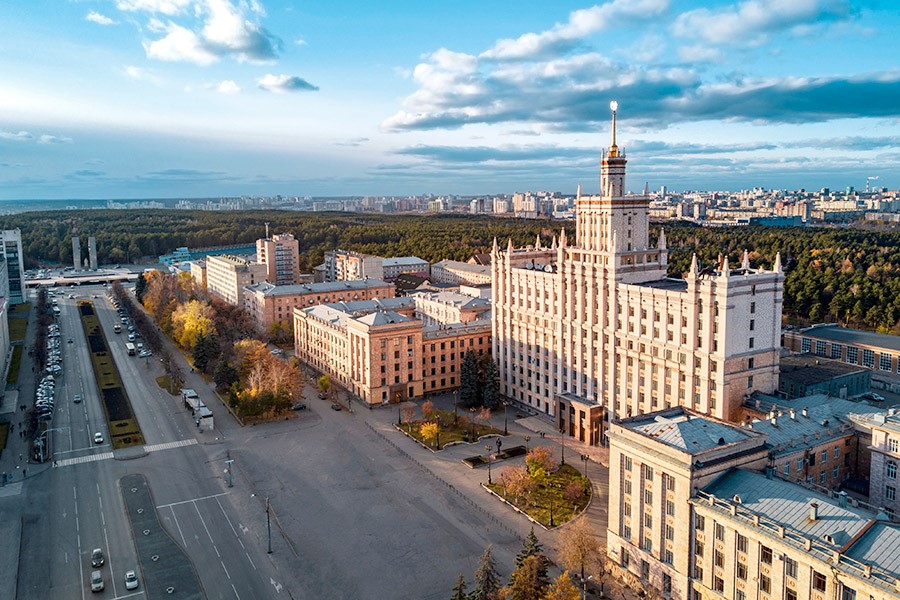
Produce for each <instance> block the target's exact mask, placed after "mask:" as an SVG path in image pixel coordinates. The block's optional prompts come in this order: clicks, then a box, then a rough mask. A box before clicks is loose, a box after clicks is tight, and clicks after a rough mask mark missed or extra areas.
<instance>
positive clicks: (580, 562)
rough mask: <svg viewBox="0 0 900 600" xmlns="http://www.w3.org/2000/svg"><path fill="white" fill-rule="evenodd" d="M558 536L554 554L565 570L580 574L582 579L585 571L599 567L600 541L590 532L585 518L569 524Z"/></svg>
mask: <svg viewBox="0 0 900 600" xmlns="http://www.w3.org/2000/svg"><path fill="white" fill-rule="evenodd" d="M560 534H561V535H560V536H559V537H558V538H557V545H556V552H557V555H558V556H559V561H560V562H561V563H562V565H563V566H564V567H565V568H567V569H569V570H571V571H575V572H579V573H581V579H584V572H585V569H593V568H595V567H599V566H600V560H601V557H602V555H603V552H602V549H601V546H600V541H599V540H598V539H597V537H596V536H595V535H594V534H593V532H592V531H591V526H590V524H589V523H588V521H587V518H586V517H581V518H579V519H576V520H575V521H571V522H569V523H568V524H567V525H566V526H565V527H563V528H562V529H561V531H560Z"/></svg>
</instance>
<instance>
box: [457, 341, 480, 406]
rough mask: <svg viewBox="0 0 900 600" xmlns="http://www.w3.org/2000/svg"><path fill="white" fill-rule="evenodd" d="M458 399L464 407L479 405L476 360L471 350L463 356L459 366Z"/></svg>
mask: <svg viewBox="0 0 900 600" xmlns="http://www.w3.org/2000/svg"><path fill="white" fill-rule="evenodd" d="M459 399H460V401H461V402H462V403H463V406H465V407H466V408H472V407H473V406H479V405H481V402H480V400H479V395H478V360H477V359H476V357H475V353H474V352H472V351H471V350H468V351H467V352H466V353H465V355H464V356H463V362H462V366H461V367H460V374H459Z"/></svg>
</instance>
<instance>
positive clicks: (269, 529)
mask: <svg viewBox="0 0 900 600" xmlns="http://www.w3.org/2000/svg"><path fill="white" fill-rule="evenodd" d="M250 497H251V498H256V494H250ZM266 533H267V534H268V540H269V548H268V550H266V554H272V518H271V516H270V515H269V497H268V496H266Z"/></svg>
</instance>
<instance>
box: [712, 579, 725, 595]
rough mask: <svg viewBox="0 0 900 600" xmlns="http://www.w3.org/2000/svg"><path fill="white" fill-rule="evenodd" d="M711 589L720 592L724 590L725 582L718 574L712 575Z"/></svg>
mask: <svg viewBox="0 0 900 600" xmlns="http://www.w3.org/2000/svg"><path fill="white" fill-rule="evenodd" d="M713 590H715V591H717V592H719V593H722V592H724V591H725V582H724V581H723V580H722V578H721V577H719V576H718V575H716V576H715V577H713Z"/></svg>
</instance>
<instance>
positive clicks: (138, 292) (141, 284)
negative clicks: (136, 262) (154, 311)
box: [134, 273, 147, 304]
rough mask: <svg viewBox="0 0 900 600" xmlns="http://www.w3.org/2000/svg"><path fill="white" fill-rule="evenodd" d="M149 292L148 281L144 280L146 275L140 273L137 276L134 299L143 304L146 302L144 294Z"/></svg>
mask: <svg viewBox="0 0 900 600" xmlns="http://www.w3.org/2000/svg"><path fill="white" fill-rule="evenodd" d="M146 291H147V280H146V279H145V278H144V274H143V273H140V274H139V275H138V276H137V280H135V282H134V297H135V298H137V301H138V302H140V303H142V304H143V302H144V292H146Z"/></svg>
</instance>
